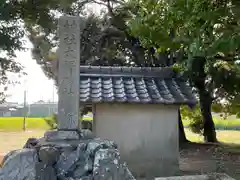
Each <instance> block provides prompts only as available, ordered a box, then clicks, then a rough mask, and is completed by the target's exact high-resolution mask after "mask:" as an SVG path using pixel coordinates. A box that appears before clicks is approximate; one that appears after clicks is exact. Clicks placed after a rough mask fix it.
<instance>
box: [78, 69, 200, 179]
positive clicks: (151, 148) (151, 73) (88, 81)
mask: <svg viewBox="0 0 240 180" xmlns="http://www.w3.org/2000/svg"><path fill="white" fill-rule="evenodd" d="M195 103H196V99H195V97H194V96H193V94H192V93H191V88H190V87H188V86H187V85H186V83H185V81H184V80H183V79H182V78H180V77H179V76H178V75H177V74H176V73H174V72H173V71H172V70H171V69H170V68H133V67H87V66H82V67H81V68H80V104H81V105H84V104H92V106H93V132H94V133H95V134H96V136H98V137H100V138H103V139H110V140H114V141H115V142H116V143H117V144H118V146H119V149H120V154H121V157H122V158H123V160H125V161H126V162H127V163H128V165H129V167H130V170H131V171H132V172H133V173H134V174H135V175H139V176H140V175H147V176H155V177H157V176H159V175H161V176H164V175H173V174H174V173H175V172H176V170H178V157H179V147H178V109H179V105H181V104H188V105H195Z"/></svg>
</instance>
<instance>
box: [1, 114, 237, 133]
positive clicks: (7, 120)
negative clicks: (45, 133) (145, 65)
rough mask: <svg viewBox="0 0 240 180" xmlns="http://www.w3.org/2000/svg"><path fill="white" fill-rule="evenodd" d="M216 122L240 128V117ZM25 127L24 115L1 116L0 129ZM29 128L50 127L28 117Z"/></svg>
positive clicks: (227, 127) (221, 126) (219, 125)
mask: <svg viewBox="0 0 240 180" xmlns="http://www.w3.org/2000/svg"><path fill="white" fill-rule="evenodd" d="M84 120H91V118H84ZM189 123H190V122H189V121H186V120H183V124H184V126H185V127H187V126H188V125H189ZM214 123H215V126H216V129H217V130H240V120H239V119H227V120H223V119H221V118H214ZM22 129H23V117H0V131H20V130H22ZM26 129H27V130H46V129H49V126H48V124H47V123H46V122H45V120H44V118H27V119H26Z"/></svg>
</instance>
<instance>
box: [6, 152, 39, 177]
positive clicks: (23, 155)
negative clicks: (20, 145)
mask: <svg viewBox="0 0 240 180" xmlns="http://www.w3.org/2000/svg"><path fill="white" fill-rule="evenodd" d="M37 161H38V158H37V152H36V150H34V149H22V150H18V151H15V152H14V153H13V154H11V155H10V156H9V157H8V158H7V159H6V160H5V162H4V164H3V168H2V171H3V179H4V180H16V179H18V180H33V179H35V178H36V170H35V164H36V163H37Z"/></svg>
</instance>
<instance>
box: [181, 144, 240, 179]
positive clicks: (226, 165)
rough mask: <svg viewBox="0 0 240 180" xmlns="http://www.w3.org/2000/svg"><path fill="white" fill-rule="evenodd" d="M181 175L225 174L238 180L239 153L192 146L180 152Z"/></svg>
mask: <svg viewBox="0 0 240 180" xmlns="http://www.w3.org/2000/svg"><path fill="white" fill-rule="evenodd" d="M179 164H180V169H181V171H182V173H183V174H204V173H211V172H219V173H226V174H228V175H230V176H232V177H234V178H236V179H240V152H236V153H233V152H227V151H225V150H224V149H223V148H222V146H215V145H202V144H194V145H188V146H187V147H185V148H182V149H181V151H180V162H179Z"/></svg>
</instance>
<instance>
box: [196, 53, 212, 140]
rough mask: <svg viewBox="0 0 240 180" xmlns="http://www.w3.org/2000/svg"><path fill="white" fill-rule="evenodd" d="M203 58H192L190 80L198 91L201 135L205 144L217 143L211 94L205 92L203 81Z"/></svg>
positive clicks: (205, 75)
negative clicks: (201, 122) (201, 118)
mask: <svg viewBox="0 0 240 180" xmlns="http://www.w3.org/2000/svg"><path fill="white" fill-rule="evenodd" d="M205 63H206V58H205V57H201V56H198V57H194V59H193V61H192V69H191V80H192V82H193V83H194V85H195V87H196V88H197V89H198V92H199V97H200V108H201V114H202V117H203V127H204V131H203V135H204V140H205V142H217V138H216V132H215V127H214V122H213V118H212V112H211V106H212V97H211V94H210V93H209V92H208V91H207V90H206V87H205V80H206V77H207V74H206V72H205V69H204V67H205Z"/></svg>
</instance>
